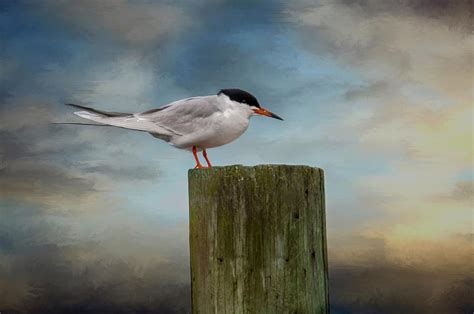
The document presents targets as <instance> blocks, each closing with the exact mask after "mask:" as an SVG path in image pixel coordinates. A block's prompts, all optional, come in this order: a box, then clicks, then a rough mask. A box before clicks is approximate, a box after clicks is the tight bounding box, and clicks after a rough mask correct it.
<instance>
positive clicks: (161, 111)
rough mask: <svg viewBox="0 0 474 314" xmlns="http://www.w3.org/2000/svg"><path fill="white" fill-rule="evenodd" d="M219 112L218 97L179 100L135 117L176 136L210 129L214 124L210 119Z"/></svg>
mask: <svg viewBox="0 0 474 314" xmlns="http://www.w3.org/2000/svg"><path fill="white" fill-rule="evenodd" d="M219 111H220V109H219V106H218V103H217V100H216V97H215V96H204V97H193V98H188V99H183V100H179V101H176V102H173V103H171V104H169V105H167V106H164V107H161V108H158V109H153V110H148V111H145V112H143V113H139V114H136V115H135V116H136V117H138V118H142V119H146V120H149V121H150V122H153V123H154V124H156V125H157V126H159V127H161V128H164V129H165V130H167V131H169V132H172V133H174V134H175V135H186V134H191V133H193V132H196V131H198V130H202V129H203V128H206V127H208V126H209V125H210V124H211V123H212V119H210V117H211V116H212V115H214V114H216V113H217V112H219Z"/></svg>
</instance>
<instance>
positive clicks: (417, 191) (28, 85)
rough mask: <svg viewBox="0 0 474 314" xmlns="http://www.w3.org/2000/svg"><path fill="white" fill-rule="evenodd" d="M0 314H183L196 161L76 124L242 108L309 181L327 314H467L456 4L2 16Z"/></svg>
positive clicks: (68, 7)
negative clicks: (317, 210) (217, 103)
mask: <svg viewBox="0 0 474 314" xmlns="http://www.w3.org/2000/svg"><path fill="white" fill-rule="evenodd" d="M0 32H1V37H0V44H1V45H0V48H1V49H0V62H1V63H0V64H1V67H0V311H2V312H8V311H18V312H29V313H33V312H38V313H40V312H41V313H44V312H51V313H54V312H57V313H59V312H61V313H65V312H68V313H74V312H83V313H84V312H90V313H97V312H102V313H122V312H123V313H149V312H158V313H187V312H189V310H190V287H189V253H188V238H187V237H188V205H187V201H188V198H187V197H188V195H187V171H188V169H189V168H191V167H193V166H194V160H193V157H192V155H191V154H190V153H189V152H187V151H181V150H178V149H176V148H173V147H171V146H169V145H168V144H167V143H164V142H161V141H159V140H158V139H156V138H153V137H151V136H149V135H147V134H144V133H141V132H136V133H134V132H131V131H126V130H122V129H116V128H97V127H78V126H70V125H69V126H64V125H55V124H51V122H80V118H78V117H76V116H74V115H73V114H72V110H71V108H68V107H66V106H64V103H78V104H82V105H87V106H92V107H96V108H99V109H103V110H109V111H123V112H140V111H145V110H148V109H152V108H156V107H158V106H161V105H164V104H167V103H169V102H171V101H174V100H177V99H182V98H186V97H190V96H198V95H211V94H215V93H216V92H218V91H219V90H220V89H222V88H242V89H245V90H248V91H250V92H251V93H252V94H254V95H256V97H257V98H258V99H259V101H260V103H261V104H262V105H264V106H265V107H267V108H269V109H270V110H271V111H273V112H275V113H277V114H278V115H281V116H282V117H283V118H285V121H284V122H281V121H278V120H274V119H265V118H262V117H260V118H259V117H255V118H252V121H251V125H250V127H249V129H248V131H247V132H246V133H245V134H244V135H243V136H242V137H241V138H239V139H238V140H237V141H235V142H233V143H231V144H229V145H226V146H223V147H219V148H215V149H212V150H209V151H208V154H209V157H210V159H211V161H213V163H214V164H215V165H219V166H222V165H230V164H244V165H256V164H270V163H281V164H305V165H310V166H315V167H320V168H323V169H324V171H325V178H326V182H325V183H326V202H327V204H326V206H327V208H326V210H327V228H328V248H329V278H330V300H331V309H332V312H333V313H472V311H473V309H474V305H473V303H472V301H471V300H470V299H471V298H470V296H472V293H473V285H474V283H473V282H474V281H473V276H472V274H473V269H472V265H473V263H472V262H473V261H472V256H473V246H472V230H473V216H472V204H473V172H474V170H473V169H474V163H473V159H472V154H473V143H474V142H473V129H472V128H473V117H474V115H473V108H472V103H473V77H472V73H473V65H472V62H473V61H472V60H473V50H472V47H473V44H474V39H473V35H472V3H471V2H470V1H463V0H460V1H448V0H436V1H428V0H415V1H405V0H397V1H383V2H382V1H375V0H345V1H343V0H340V1H324V0H321V1H305V0H301V1H259V2H258V3H255V2H254V1H218V0H214V1H212V0H207V1H191V0H189V1H186V0H182V1H140V0H130V1H126V0H115V1H105V0H87V1H63V0H55V1H53V0H44V1H9V0H6V1H1V3H0Z"/></svg>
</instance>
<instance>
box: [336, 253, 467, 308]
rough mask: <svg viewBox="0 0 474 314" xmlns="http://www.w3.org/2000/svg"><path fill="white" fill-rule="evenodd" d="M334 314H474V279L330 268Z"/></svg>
mask: <svg viewBox="0 0 474 314" xmlns="http://www.w3.org/2000/svg"><path fill="white" fill-rule="evenodd" d="M330 268H331V269H330V273H329V278H330V285H329V286H330V298H331V312H332V313H335V314H343V313H374V314H375V313H380V314H381V313H393V314H398V313H420V314H422V313H426V314H430V313H452V314H456V313H459V314H463V313H472V311H473V310H474V302H473V301H472V295H473V293H474V277H469V276H467V277H466V274H465V273H457V274H456V272H455V271H454V274H448V273H440V272H439V271H433V270H426V269H423V267H412V266H402V265H397V264H390V263H386V264H380V263H377V262H376V261H370V263H367V264H366V265H364V266H361V265H352V264H336V265H335V264H330Z"/></svg>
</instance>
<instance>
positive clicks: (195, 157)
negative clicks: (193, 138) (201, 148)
mask: <svg viewBox="0 0 474 314" xmlns="http://www.w3.org/2000/svg"><path fill="white" fill-rule="evenodd" d="M193 155H194V159H196V166H195V167H194V169H196V168H197V169H200V168H204V167H203V166H202V165H201V163H200V162H199V158H198V155H197V153H196V146H193Z"/></svg>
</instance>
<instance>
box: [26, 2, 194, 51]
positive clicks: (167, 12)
mask: <svg viewBox="0 0 474 314" xmlns="http://www.w3.org/2000/svg"><path fill="white" fill-rule="evenodd" d="M33 5H34V7H35V12H36V14H42V15H44V16H47V17H48V18H55V19H58V20H60V21H62V23H63V24H64V25H67V26H68V27H70V28H72V30H73V31H75V32H76V34H82V36H85V37H86V38H95V37H96V36H98V37H99V38H104V39H107V40H108V39H113V40H115V41H117V42H119V43H121V44H125V45H128V46H130V47H133V48H134V49H136V50H140V49H144V48H150V47H154V46H156V45H158V44H159V43H160V42H161V41H162V40H163V39H165V38H167V37H169V36H171V34H174V33H176V32H178V31H180V30H182V29H183V28H186V27H190V26H191V25H193V23H194V22H195V20H193V19H191V18H190V17H189V15H187V14H186V12H185V10H184V8H183V7H182V6H181V7H179V6H176V5H175V6H173V5H172V4H170V3H166V2H162V3H158V2H148V1H126V0H118V1H105V0H87V1H80V2H77V1H69V0H62V1H46V2H42V3H33Z"/></svg>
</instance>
